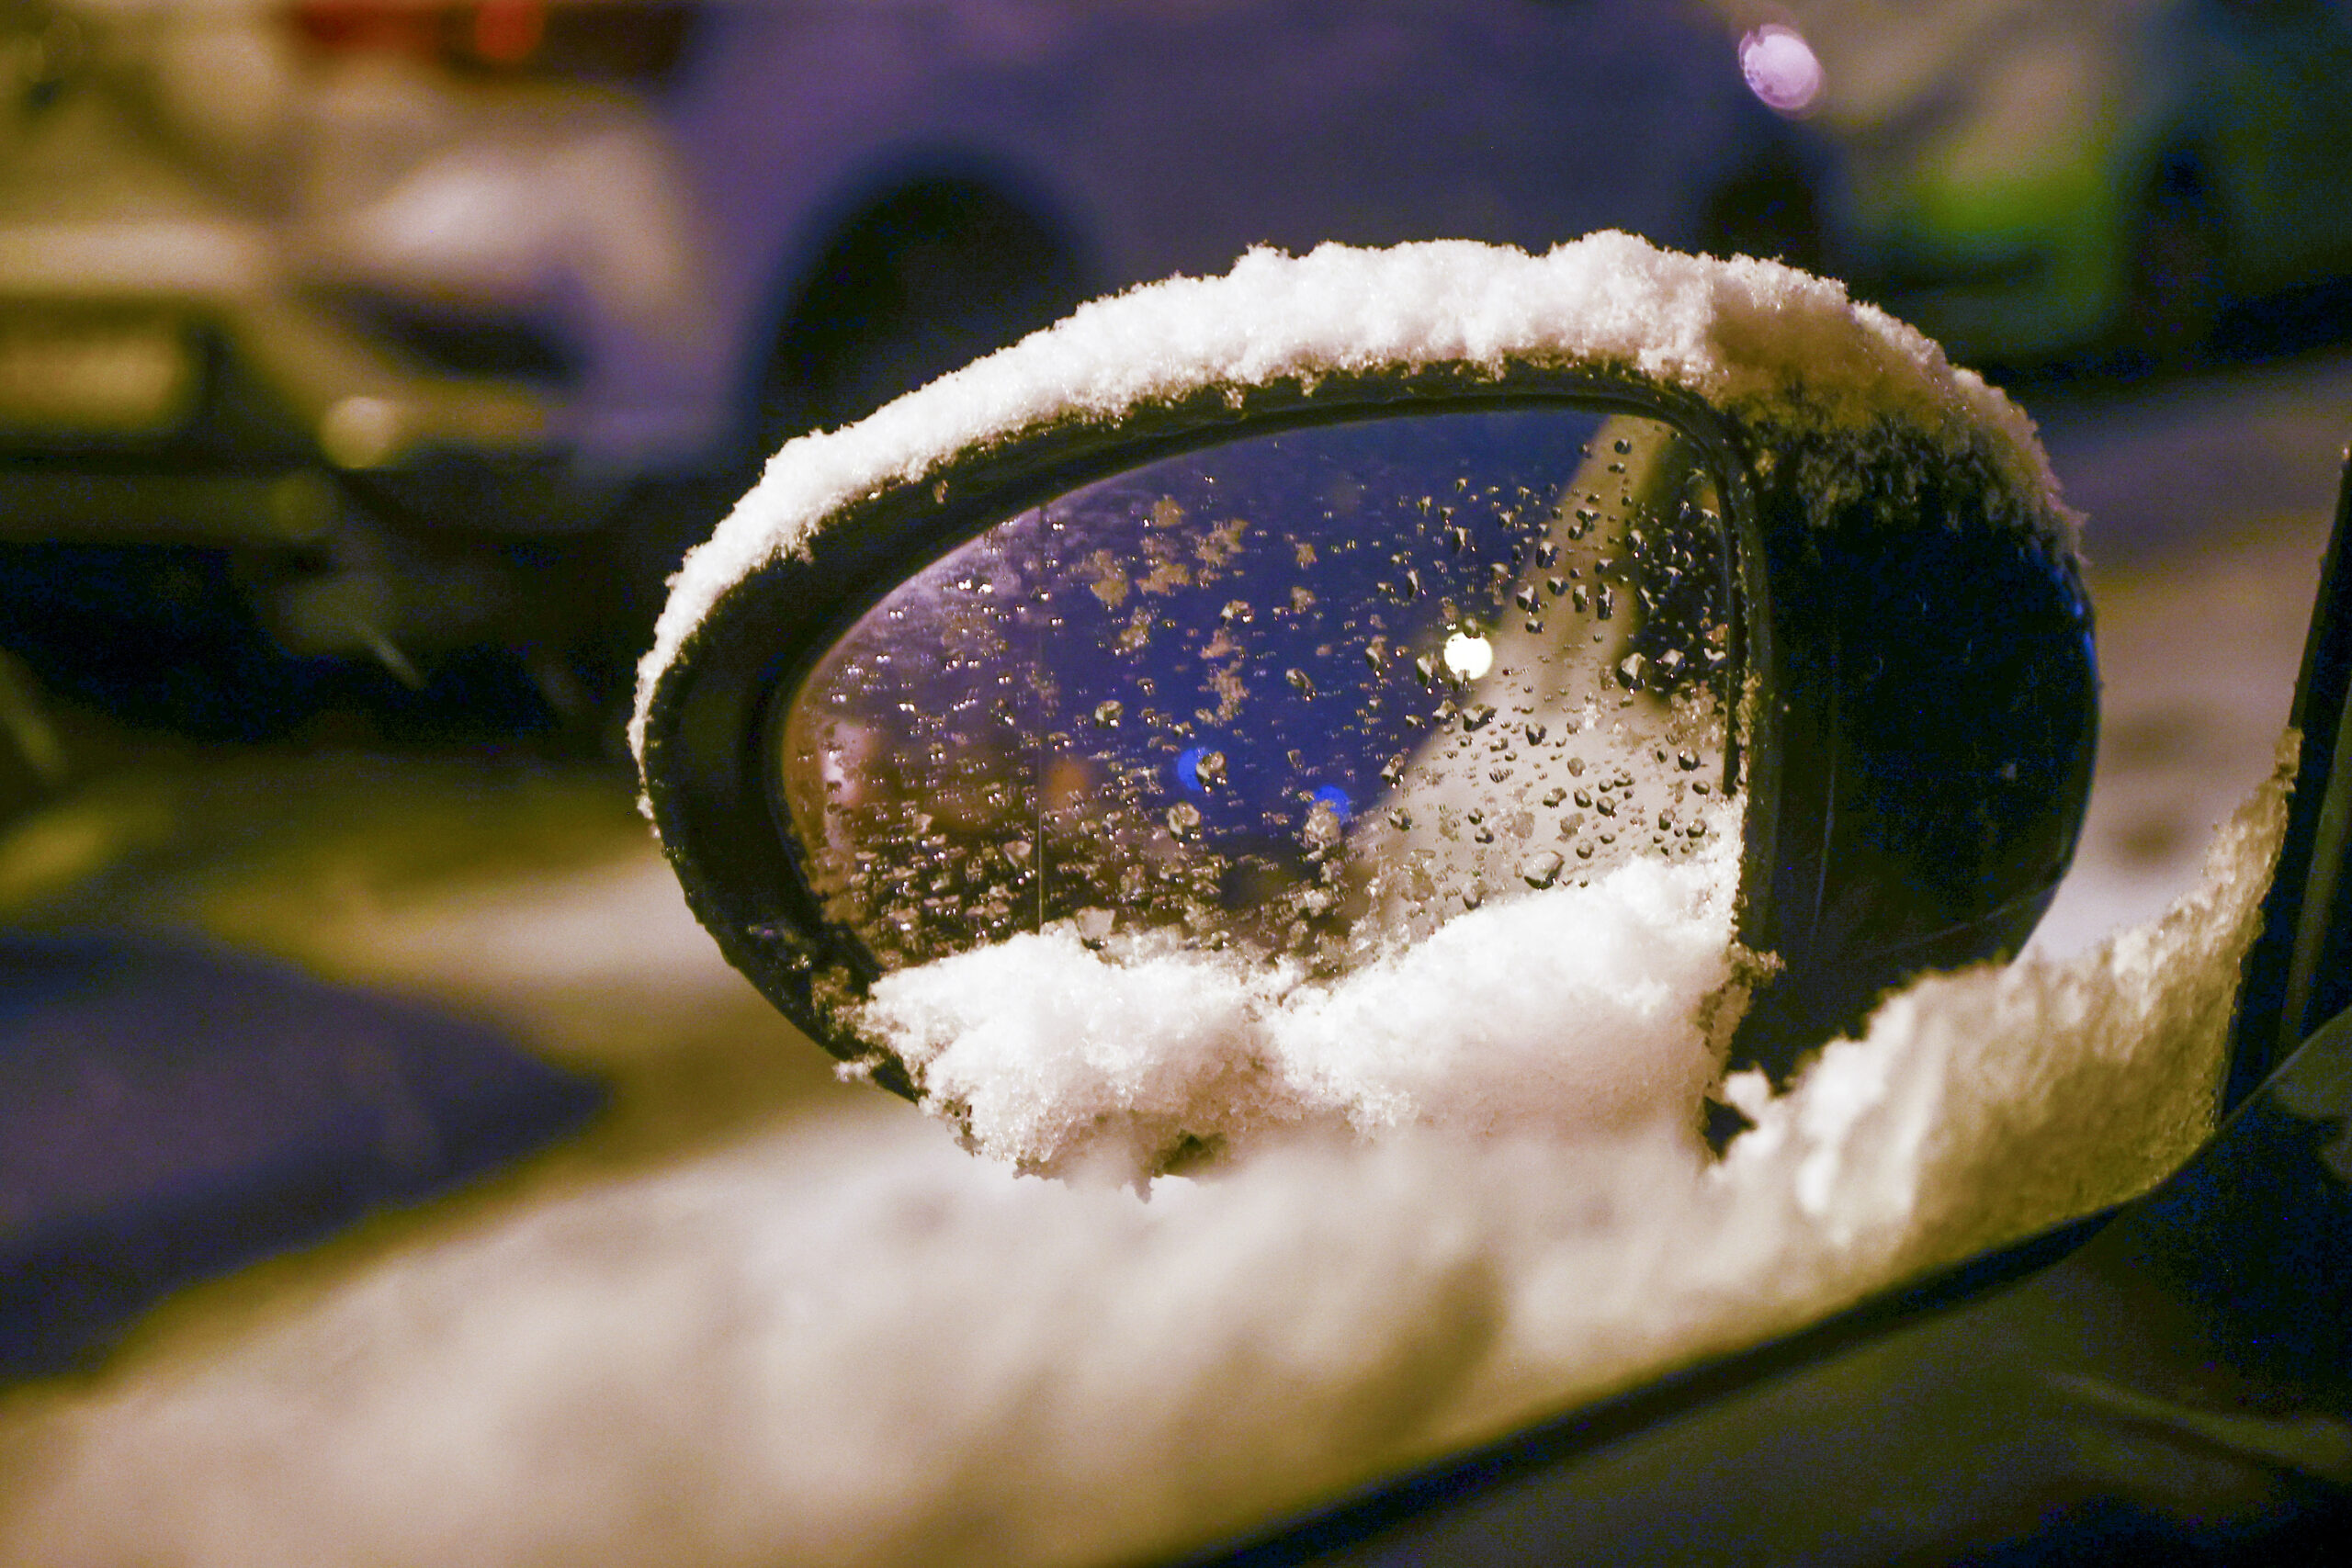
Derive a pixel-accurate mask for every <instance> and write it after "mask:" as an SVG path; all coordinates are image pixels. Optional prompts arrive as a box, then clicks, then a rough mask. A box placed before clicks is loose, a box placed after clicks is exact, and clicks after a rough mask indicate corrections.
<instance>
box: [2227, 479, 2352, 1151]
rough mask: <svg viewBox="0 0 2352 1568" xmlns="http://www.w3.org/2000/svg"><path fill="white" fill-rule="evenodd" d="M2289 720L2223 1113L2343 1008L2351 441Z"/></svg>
mask: <svg viewBox="0 0 2352 1568" xmlns="http://www.w3.org/2000/svg"><path fill="white" fill-rule="evenodd" d="M2289 723H2290V725H2291V726H2292V728H2294V729H2295V730H2297V731H2298V732H2299V733H2300V734H2301V738H2302V745H2301V758H2300V760H2299V762H2298V765H2297V768H2296V775H2295V793H2294V798H2293V799H2292V801H2291V802H2290V806H2289V814H2288V819H2287V836H2286V839H2285V840H2284V842H2283V843H2282V844H2281V845H2280V847H2279V851H2278V867H2277V869H2276V870H2275V872H2274V873H2273V874H2272V877H2271V883H2270V891H2269V893H2268V894H2267V896H2266V897H2265V898H2264V900H2263V908H2262V933H2261V935H2260V936H2259V937H2258V938H2257V939H2256V942H2255V946H2254V950H2253V952H2252V953H2249V954H2248V956H2247V959H2246V970H2245V981H2244V983H2243V984H2242V985H2241V987H2239V991H2238V1010H2237V1019H2236V1022H2235V1024H2234V1027H2233V1038H2232V1040H2231V1049H2230V1066H2229V1076H2228V1079H2227V1081H2226V1083H2225V1084H2224V1085H2223V1089H2222V1105H2221V1111H2222V1114H2223V1115H2224V1116H2226V1115H2228V1114H2229V1113H2230V1112H2231V1111H2233V1110H2235V1109H2236V1108H2237V1107H2238V1105H2239V1104H2240V1103H2242V1102H2243V1101H2244V1100H2245V1099H2246V1097H2247V1096H2249V1095H2251V1094H2252V1093H2253V1092H2254V1091H2255V1089H2256V1088H2258V1087H2259V1086H2260V1085H2261V1083H2262V1082H2263V1080H2264V1079H2266V1078H2267V1077H2269V1076H2270V1072H2271V1069H2272V1068H2274V1067H2276V1066H2278V1064H2279V1063H2281V1062H2283V1061H2285V1060H2286V1058H2287V1056H2288V1055H2290V1053H2291V1052H2292V1051H2293V1050H2294V1049H2295V1047H2296V1046H2298V1045H2300V1044H2301V1043H2302V1042H2303V1041H2304V1040H2305V1039H2306V1038H2308V1037H2309V1036H2310V1035H2311V1034H2312V1032H2314V1031H2315V1030H2317V1029H2318V1028H2319V1027H2320V1026H2322V1025H2323V1024H2324V1023H2326V1022H2327V1021H2328V1020H2329V1019H2331V1018H2334V1017H2335V1016H2336V1015H2337V1014H2339V1013H2341V1012H2343V1011H2345V1010H2346V1009H2347V1008H2352V877H2346V876H2345V875H2343V870H2344V862H2345V857H2346V852H2347V850H2352V759H2347V758H2346V756H2345V751H2346V747H2347V746H2352V447H2347V448H2346V454H2345V463H2344V468H2343V477H2342V482H2341V484H2340V486H2339V488H2338V491H2337V495H2336V503H2335V527H2334V529H2333V531H2332V532H2331V534H2330V536H2329V538H2328V545H2327V553H2326V555H2325V557H2324V559H2323V561H2322V564H2321V567H2320V579H2319V592H2318V596H2317V599H2316V601H2315V603H2314V604H2313V605H2312V624H2311V631H2310V633H2309V635H2308V637H2307V638H2306V639H2305V642H2304V645H2303V664H2302V672H2301V677H2300V678H2299V679H2298V680H2297V682H2296V683H2295V705H2294V710H2293V713H2292V716H2291V717H2290V720H2289Z"/></svg>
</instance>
